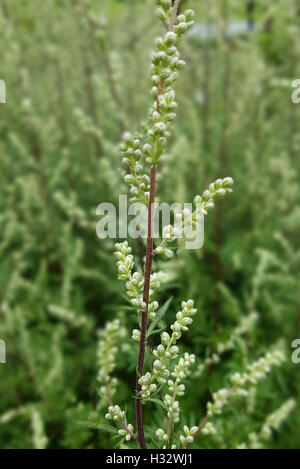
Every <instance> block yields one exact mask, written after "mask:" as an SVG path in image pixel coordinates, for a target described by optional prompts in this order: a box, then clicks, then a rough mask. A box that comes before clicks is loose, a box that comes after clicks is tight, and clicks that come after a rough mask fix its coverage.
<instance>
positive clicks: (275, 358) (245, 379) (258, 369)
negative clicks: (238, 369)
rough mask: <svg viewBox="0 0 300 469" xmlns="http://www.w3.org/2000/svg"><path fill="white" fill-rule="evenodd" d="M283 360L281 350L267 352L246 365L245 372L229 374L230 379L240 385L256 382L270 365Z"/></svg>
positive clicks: (269, 368)
mask: <svg viewBox="0 0 300 469" xmlns="http://www.w3.org/2000/svg"><path fill="white" fill-rule="evenodd" d="M283 360H284V354H283V352H282V351H281V350H274V351H273V352H268V353H267V354H266V355H265V356H264V357H261V358H260V359H259V360H257V361H256V362H254V363H252V364H251V365H248V367H247V372H246V373H242V374H241V373H235V374H234V375H232V376H231V381H232V383H233V384H234V385H235V386H238V387H242V386H244V385H245V384H246V383H251V384H256V383H257V382H258V381H260V380H261V379H263V378H264V377H265V376H266V375H267V374H268V373H270V371H271V367H272V366H278V365H280V363H281V362H282V361H283Z"/></svg>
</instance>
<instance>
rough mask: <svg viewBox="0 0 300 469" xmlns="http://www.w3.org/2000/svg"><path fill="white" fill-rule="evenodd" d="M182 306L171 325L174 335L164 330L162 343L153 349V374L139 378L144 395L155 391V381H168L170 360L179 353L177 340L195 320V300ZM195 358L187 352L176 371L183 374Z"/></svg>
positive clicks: (161, 382) (162, 382)
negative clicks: (193, 318)
mask: <svg viewBox="0 0 300 469" xmlns="http://www.w3.org/2000/svg"><path fill="white" fill-rule="evenodd" d="M181 307H182V311H179V312H178V313H177V314H176V321H175V323H174V324H173V325H172V326H171V329H172V330H173V333H172V335H171V336H170V335H169V334H168V333H167V332H163V333H162V334H161V344H160V345H158V347H157V348H156V349H155V350H154V351H153V355H154V357H155V358H156V359H155V360H154V363H153V370H152V374H151V373H149V372H148V373H146V375H144V376H142V377H141V378H140V380H139V383H140V384H141V386H142V396H143V397H148V396H149V395H150V394H151V393H152V392H155V390H156V387H154V386H153V382H154V381H157V382H158V383H160V384H164V383H166V381H167V378H168V377H169V376H170V371H169V370H168V368H167V366H168V363H169V360H173V359H175V358H177V356H178V353H179V349H178V347H177V346H176V342H177V340H178V339H180V337H181V333H182V332H183V331H187V330H188V325H190V324H191V323H192V322H193V320H192V316H193V315H194V314H196V312H197V309H196V308H194V302H193V300H188V301H187V302H185V301H183V302H182V303H181ZM193 360H195V357H194V356H193V355H189V354H186V355H185V356H184V358H182V360H180V364H178V366H177V368H176V373H178V375H179V374H180V373H181V375H182V376H183V374H184V372H185V371H186V370H187V366H189V364H190V363H191V362H192V361H193ZM174 376H175V375H174Z"/></svg>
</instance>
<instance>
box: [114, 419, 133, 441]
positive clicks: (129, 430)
mask: <svg viewBox="0 0 300 469" xmlns="http://www.w3.org/2000/svg"><path fill="white" fill-rule="evenodd" d="M118 433H119V435H121V436H124V437H125V440H126V441H130V440H131V438H132V435H133V425H131V423H129V424H128V425H127V428H126V430H125V429H124V428H120V430H119V432H118Z"/></svg>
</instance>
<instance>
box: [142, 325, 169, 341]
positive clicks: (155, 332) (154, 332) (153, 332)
mask: <svg viewBox="0 0 300 469" xmlns="http://www.w3.org/2000/svg"><path fill="white" fill-rule="evenodd" d="M164 329H165V327H162V328H161V329H155V330H154V331H152V332H150V333H147V336H146V339H148V337H150V336H151V335H154V334H159V333H160V332H162V331H163V330H164Z"/></svg>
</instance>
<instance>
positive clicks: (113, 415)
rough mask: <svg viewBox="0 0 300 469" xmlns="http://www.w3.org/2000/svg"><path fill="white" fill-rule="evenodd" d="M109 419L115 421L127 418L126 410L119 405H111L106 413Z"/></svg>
mask: <svg viewBox="0 0 300 469" xmlns="http://www.w3.org/2000/svg"><path fill="white" fill-rule="evenodd" d="M105 418H106V419H107V420H114V421H115V422H122V421H123V420H125V411H124V410H121V409H120V407H119V406H118V405H110V406H109V407H108V412H107V414H105Z"/></svg>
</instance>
